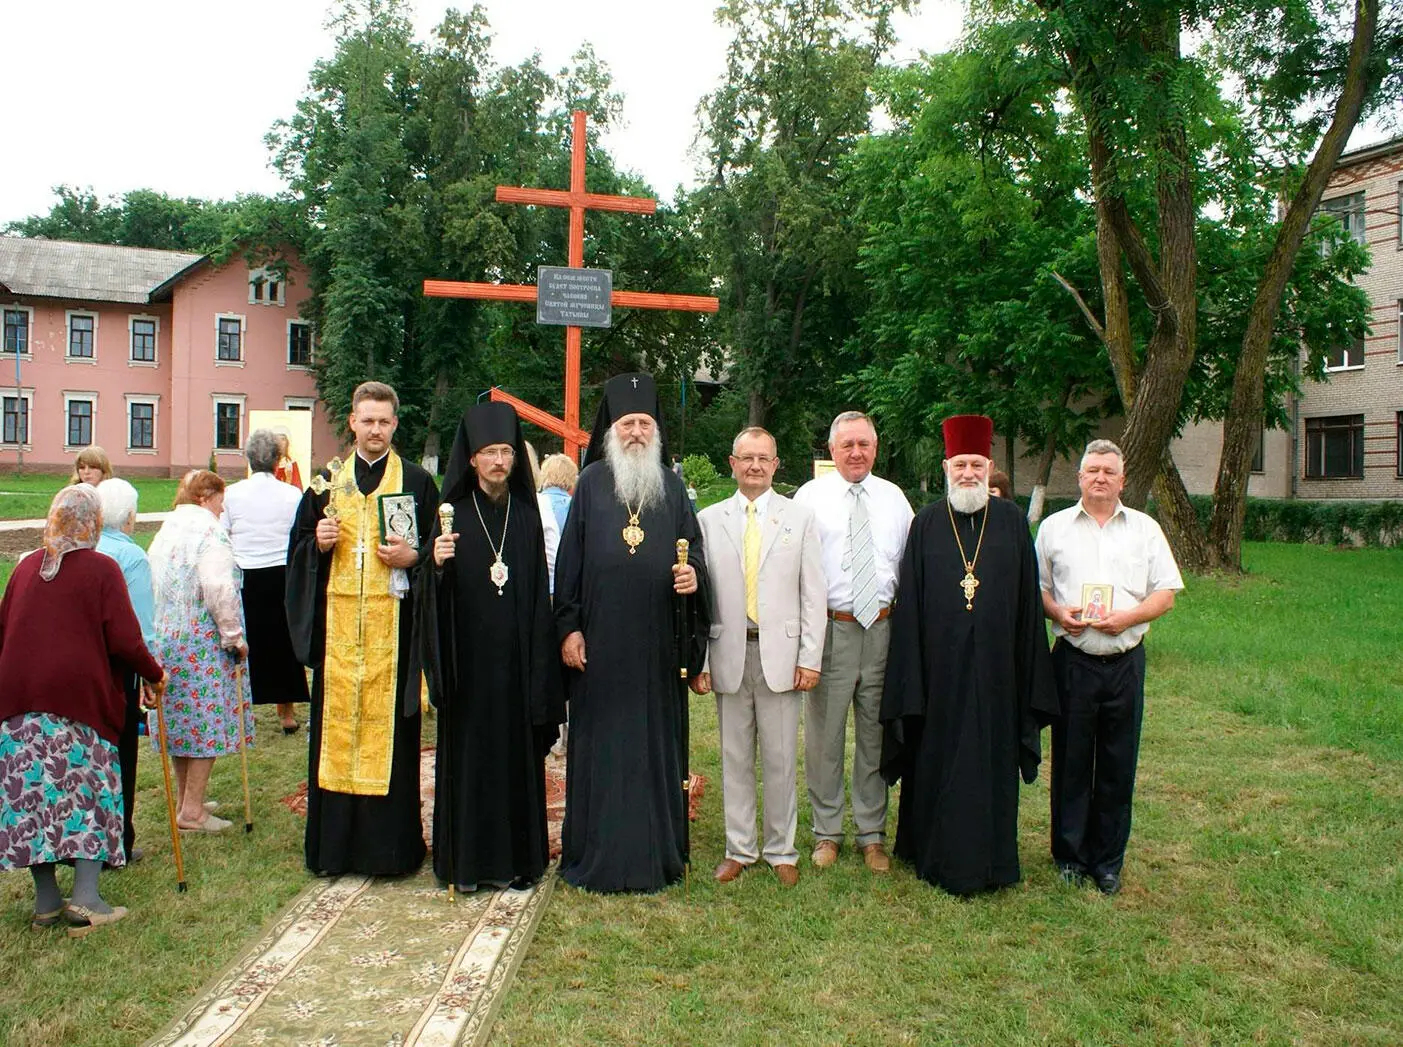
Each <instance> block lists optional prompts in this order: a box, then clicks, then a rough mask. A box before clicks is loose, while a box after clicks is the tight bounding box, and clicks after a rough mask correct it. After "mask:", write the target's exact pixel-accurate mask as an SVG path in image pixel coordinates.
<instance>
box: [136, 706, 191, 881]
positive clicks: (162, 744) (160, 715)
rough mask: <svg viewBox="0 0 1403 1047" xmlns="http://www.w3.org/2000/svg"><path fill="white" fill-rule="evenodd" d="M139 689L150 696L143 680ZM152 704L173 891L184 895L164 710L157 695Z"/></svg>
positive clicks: (183, 874)
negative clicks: (172, 861) (172, 864)
mask: <svg viewBox="0 0 1403 1047" xmlns="http://www.w3.org/2000/svg"><path fill="white" fill-rule="evenodd" d="M141 689H142V691H143V692H145V693H146V695H147V696H148V697H150V696H151V685H150V684H148V683H146V682H145V681H144V680H143V681H142V684H141ZM153 704H154V705H155V706H156V741H157V746H156V747H157V749H159V750H160V753H161V775H162V777H164V778H165V780H166V815H167V816H168V817H169V819H170V826H171V850H172V851H174V852H175V889H176V890H177V891H179V892H180V893H181V894H184V893H185V858H184V856H183V855H182V854H181V851H180V829H179V827H178V826H177V825H176V823H175V791H174V790H173V789H172V788H171V765H170V760H169V758H168V756H167V754H166V708H165V702H164V700H163V699H162V698H161V696H159V695H157V696H156V697H155V699H154V703H153Z"/></svg>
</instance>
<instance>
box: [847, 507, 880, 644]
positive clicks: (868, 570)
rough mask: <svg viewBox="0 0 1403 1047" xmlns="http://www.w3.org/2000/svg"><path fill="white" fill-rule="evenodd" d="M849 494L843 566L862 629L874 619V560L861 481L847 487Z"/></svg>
mask: <svg viewBox="0 0 1403 1047" xmlns="http://www.w3.org/2000/svg"><path fill="white" fill-rule="evenodd" d="M848 493H849V494H851V495H852V497H853V507H852V511H851V512H849V513H848V554H847V556H846V557H845V559H846V561H847V562H846V563H844V564H843V565H842V566H843V569H844V570H845V571H848V572H850V573H851V575H852V593H853V617H854V618H856V619H857V621H858V624H859V625H861V626H862V627H863V628H864V629H866V628H868V627H869V626H871V624H872V623H873V622H875V621H876V620H877V615H878V613H879V612H880V611H881V608H880V607H878V606H877V563H876V558H875V554H874V552H873V550H872V520H871V519H870V518H869V517H868V515H867V499H866V498H865V497H864V495H865V494H866V492H865V491H864V490H863V489H862V485H861V484H853V485H852V486H851V487H849V488H848Z"/></svg>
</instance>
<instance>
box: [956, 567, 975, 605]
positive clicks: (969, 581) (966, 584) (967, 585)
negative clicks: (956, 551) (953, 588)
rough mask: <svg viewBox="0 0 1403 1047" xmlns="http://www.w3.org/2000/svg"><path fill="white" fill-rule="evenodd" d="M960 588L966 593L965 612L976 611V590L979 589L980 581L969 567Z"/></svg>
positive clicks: (961, 580)
mask: <svg viewBox="0 0 1403 1047" xmlns="http://www.w3.org/2000/svg"><path fill="white" fill-rule="evenodd" d="M960 588H961V589H963V590H964V591H965V610H966V611H972V610H974V590H976V589H978V588H979V579H978V578H976V577H975V576H974V572H973V571H971V570H970V569H969V568H968V567H966V568H965V576H964V577H963V578H962V579H960Z"/></svg>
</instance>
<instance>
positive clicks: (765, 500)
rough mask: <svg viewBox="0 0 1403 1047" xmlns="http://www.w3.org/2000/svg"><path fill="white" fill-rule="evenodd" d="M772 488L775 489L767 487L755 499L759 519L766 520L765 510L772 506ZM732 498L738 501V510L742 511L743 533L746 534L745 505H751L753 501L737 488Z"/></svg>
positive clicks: (756, 514)
mask: <svg viewBox="0 0 1403 1047" xmlns="http://www.w3.org/2000/svg"><path fill="white" fill-rule="evenodd" d="M772 490H774V488H772V487H767V488H765V490H764V492H763V493H762V494H760V495H759V496H758V497H757V498H756V499H755V502H754V505H755V518H756V519H757V520H760V521H762V522H763V521H764V519H765V511H766V510H767V509H769V507H770V492H771V491H772ZM731 500H732V501H733V502H735V503H736V510H737V511H738V512H739V513H740V520H741V533H742V534H744V533H745V507H746V506H747V505H750V504H751V501H750V499H749V498H747V497H746V496H745V495H744V494H743V493H742V492H741V491H740V490H737V491H736V493H735V494H733V495H731Z"/></svg>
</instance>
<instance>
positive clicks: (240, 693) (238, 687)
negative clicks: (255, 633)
mask: <svg viewBox="0 0 1403 1047" xmlns="http://www.w3.org/2000/svg"><path fill="white" fill-rule="evenodd" d="M234 692H235V695H236V697H235V701H237V702H238V705H239V763H240V764H242V766H243V772H244V832H246V833H251V832H253V800H252V799H251V798H250V797H249V792H248V729H247V728H246V727H245V725H244V662H243V659H242V658H240V659H239V660H238V661H236V662H235V663H234Z"/></svg>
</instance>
